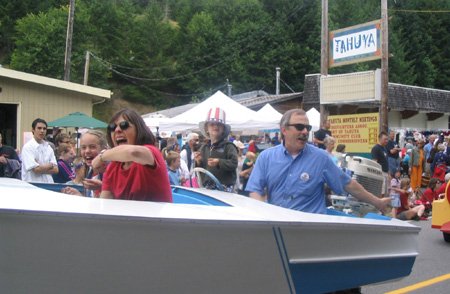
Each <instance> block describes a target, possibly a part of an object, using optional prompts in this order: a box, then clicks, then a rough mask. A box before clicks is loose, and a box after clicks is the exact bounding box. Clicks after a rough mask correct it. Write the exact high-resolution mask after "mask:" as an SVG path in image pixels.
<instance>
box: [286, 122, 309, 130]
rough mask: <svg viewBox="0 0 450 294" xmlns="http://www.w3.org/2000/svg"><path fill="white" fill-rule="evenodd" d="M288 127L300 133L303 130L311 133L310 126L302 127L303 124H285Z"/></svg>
mask: <svg viewBox="0 0 450 294" xmlns="http://www.w3.org/2000/svg"><path fill="white" fill-rule="evenodd" d="M287 126H288V127H295V128H296V129H297V131H299V132H301V131H303V130H304V129H305V128H306V130H308V132H309V131H311V129H312V126H311V125H304V124H287Z"/></svg>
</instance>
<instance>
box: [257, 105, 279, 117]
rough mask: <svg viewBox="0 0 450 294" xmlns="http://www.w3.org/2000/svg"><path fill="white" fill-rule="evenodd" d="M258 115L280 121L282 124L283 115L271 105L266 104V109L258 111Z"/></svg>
mask: <svg viewBox="0 0 450 294" xmlns="http://www.w3.org/2000/svg"><path fill="white" fill-rule="evenodd" d="M256 113H258V114H259V115H260V116H262V117H266V118H268V119H270V120H278V122H280V120H281V117H282V116H283V115H282V114H281V113H279V112H278V111H276V110H275V108H273V107H272V105H270V104H269V103H266V105H264V107H263V108H261V109H260V110H258V111H257V112H256Z"/></svg>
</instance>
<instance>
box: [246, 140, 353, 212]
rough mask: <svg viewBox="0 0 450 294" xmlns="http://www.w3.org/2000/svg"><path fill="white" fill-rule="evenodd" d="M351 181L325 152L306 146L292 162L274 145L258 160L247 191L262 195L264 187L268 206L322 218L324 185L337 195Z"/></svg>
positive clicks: (280, 148)
mask: <svg viewBox="0 0 450 294" xmlns="http://www.w3.org/2000/svg"><path fill="white" fill-rule="evenodd" d="M350 180H351V178H350V176H349V175H347V174H346V173H344V172H343V171H342V170H341V169H340V168H339V167H338V166H337V165H336V163H334V162H333V160H332V159H331V156H330V155H329V154H328V153H327V152H326V151H325V150H322V149H319V148H317V147H314V146H311V145H309V144H307V145H306V146H305V148H303V149H302V151H300V153H299V154H298V155H297V156H296V157H295V158H294V157H293V156H292V155H291V154H290V153H289V152H288V151H287V149H286V148H285V147H284V145H277V146H275V147H272V148H269V149H266V150H265V151H264V152H261V154H260V155H259V156H258V159H257V161H256V165H255V167H254V168H253V171H252V173H251V175H250V179H249V181H248V184H247V187H246V190H247V191H249V192H256V193H258V194H260V195H263V194H264V188H265V187H267V196H268V197H267V199H268V202H269V203H271V204H274V205H277V206H281V207H285V208H291V209H295V210H301V211H304V212H312V213H322V214H325V213H326V207H325V196H324V195H325V186H324V184H327V185H328V186H329V187H330V188H331V189H332V190H333V192H334V193H335V194H337V195H338V194H340V193H341V192H342V191H343V190H344V186H345V185H347V184H348V183H349V182H350Z"/></svg>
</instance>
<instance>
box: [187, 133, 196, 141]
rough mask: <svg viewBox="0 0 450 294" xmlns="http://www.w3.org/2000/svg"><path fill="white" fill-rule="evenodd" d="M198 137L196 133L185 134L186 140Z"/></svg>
mask: <svg viewBox="0 0 450 294" xmlns="http://www.w3.org/2000/svg"><path fill="white" fill-rule="evenodd" d="M197 138H198V134H197V133H190V134H189V135H187V141H188V142H189V141H191V140H195V139H197Z"/></svg>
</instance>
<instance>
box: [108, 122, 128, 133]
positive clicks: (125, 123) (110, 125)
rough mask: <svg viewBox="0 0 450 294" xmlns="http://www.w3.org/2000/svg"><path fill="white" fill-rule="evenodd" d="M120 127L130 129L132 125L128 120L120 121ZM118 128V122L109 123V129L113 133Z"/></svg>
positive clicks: (123, 129)
mask: <svg viewBox="0 0 450 294" xmlns="http://www.w3.org/2000/svg"><path fill="white" fill-rule="evenodd" d="M119 127H120V129H121V130H122V131H125V130H126V129H128V128H129V127H130V123H129V122H127V121H126V120H124V121H122V122H120V124H119ZM116 128H117V125H116V124H109V126H108V131H110V132H111V133H112V132H114V131H115V130H116Z"/></svg>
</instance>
